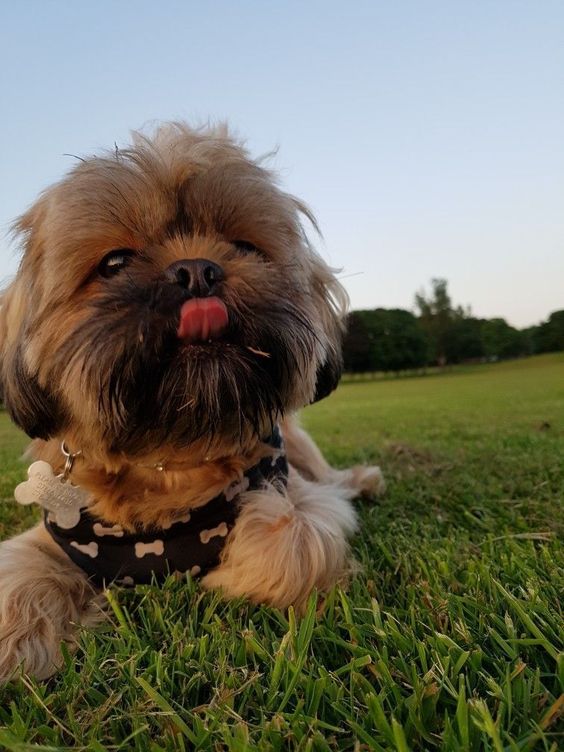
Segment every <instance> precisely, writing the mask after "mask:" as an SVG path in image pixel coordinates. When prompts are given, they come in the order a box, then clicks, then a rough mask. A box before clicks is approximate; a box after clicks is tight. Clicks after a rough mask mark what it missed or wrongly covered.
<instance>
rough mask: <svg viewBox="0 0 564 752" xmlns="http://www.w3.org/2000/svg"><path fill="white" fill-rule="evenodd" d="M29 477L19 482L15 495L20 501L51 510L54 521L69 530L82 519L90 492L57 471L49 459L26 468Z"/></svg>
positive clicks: (20, 502)
mask: <svg viewBox="0 0 564 752" xmlns="http://www.w3.org/2000/svg"><path fill="white" fill-rule="evenodd" d="M27 476H28V480H26V481H24V482H23V483H20V484H19V485H18V486H16V490H15V491H14V496H15V497H16V501H17V502H18V503H19V504H25V505H28V504H39V506H41V507H43V509H46V510H47V511H48V512H49V513H50V517H52V518H53V519H54V521H55V523H56V524H57V525H58V526H59V527H62V528H64V529H65V530H70V528H72V527H74V526H75V525H77V524H78V522H79V520H80V510H81V509H83V508H84V507H86V506H88V493H86V491H84V490H83V489H82V488H78V486H73V485H72V483H70V482H69V481H65V480H64V479H63V476H62V475H55V474H54V473H53V468H52V467H51V465H50V464H49V463H48V462H44V461H43V460H38V461H37V462H34V463H33V464H31V465H30V466H29V468H28V471H27Z"/></svg>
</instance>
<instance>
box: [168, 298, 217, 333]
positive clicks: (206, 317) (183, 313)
mask: <svg viewBox="0 0 564 752" xmlns="http://www.w3.org/2000/svg"><path fill="white" fill-rule="evenodd" d="M228 321H229V315H228V313H227V308H226V307H225V304H224V303H223V301H221V300H220V299H219V298H192V300H187V301H186V303H184V304H183V306H182V308H181V309H180V324H179V325H178V331H177V334H178V336H179V338H180V339H186V340H188V341H189V342H199V341H204V342H205V341H207V340H209V339H215V338H216V337H219V336H220V334H221V333H222V332H223V331H224V330H225V327H226V326H227V322H228Z"/></svg>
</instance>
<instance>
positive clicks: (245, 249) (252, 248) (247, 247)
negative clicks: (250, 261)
mask: <svg viewBox="0 0 564 752" xmlns="http://www.w3.org/2000/svg"><path fill="white" fill-rule="evenodd" d="M233 245H234V246H235V248H236V249H237V250H238V251H241V253H245V254H249V253H255V254H256V255H257V256H263V258H266V253H265V252H264V251H262V250H261V249H260V248H257V246H256V245H255V244H254V243H251V242H249V241H248V240H234V241H233Z"/></svg>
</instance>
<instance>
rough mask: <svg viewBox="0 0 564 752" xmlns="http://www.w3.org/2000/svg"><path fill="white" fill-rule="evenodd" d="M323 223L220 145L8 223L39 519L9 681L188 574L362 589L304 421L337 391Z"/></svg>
mask: <svg viewBox="0 0 564 752" xmlns="http://www.w3.org/2000/svg"><path fill="white" fill-rule="evenodd" d="M304 222H308V223H310V224H311V225H313V227H314V228H316V227H317V226H316V224H315V219H314V217H313V216H312V214H311V212H310V210H309V209H308V208H307V206H306V205H305V204H304V203H302V202H301V201H300V200H298V199H296V198H294V197H292V196H290V195H289V194H287V193H285V192H283V191H282V190H281V189H280V187H279V186H278V184H277V181H276V179H275V176H274V175H273V174H272V173H271V172H270V171H269V170H268V169H267V168H266V167H265V166H264V164H263V161H262V160H253V159H252V158H251V157H250V156H249V154H248V152H247V151H246V149H245V147H244V145H243V144H242V143H241V142H240V141H238V140H237V139H235V138H234V137H232V136H231V135H230V133H229V131H228V129H227V127H226V126H224V125H219V126H207V127H205V128H200V129H192V128H190V127H189V126H188V125H186V124H183V123H171V124H167V125H162V126H160V127H159V128H158V129H156V131H154V132H152V133H151V134H149V135H143V134H141V133H134V134H133V137H132V143H131V146H129V147H128V148H123V149H118V148H117V147H116V149H115V150H113V151H110V152H107V153H102V154H100V155H98V156H93V157H90V158H86V159H81V160H79V161H78V162H77V164H76V166H74V168H73V169H72V170H71V171H70V172H69V173H68V174H67V176H66V177H64V178H63V179H62V180H61V181H60V182H59V183H57V184H56V185H54V186H52V187H50V188H48V189H47V190H46V191H45V192H44V193H43V194H42V195H41V196H40V198H39V199H38V200H37V202H36V203H35V204H34V205H33V206H32V207H31V208H30V209H29V210H28V211H27V212H26V213H25V214H24V215H23V216H22V217H20V219H19V220H18V221H17V223H16V225H15V232H16V234H17V236H18V238H19V240H20V243H21V245H22V248H23V254H22V259H21V264H20V267H19V270H18V272H17V275H16V277H15V279H14V280H13V282H12V283H11V284H10V285H9V287H8V288H7V289H6V290H5V291H4V293H3V295H2V300H1V308H0V348H1V353H0V354H1V364H0V386H1V392H2V399H3V402H4V405H5V407H6V409H7V411H8V412H9V414H10V416H11V418H12V419H13V421H14V422H15V423H16V425H18V426H19V427H20V428H21V429H23V431H25V432H26V433H27V434H28V435H29V436H30V437H31V438H32V439H33V441H32V443H31V446H30V449H29V457H31V458H33V459H34V460H35V462H34V463H33V464H32V465H31V467H30V470H29V479H28V481H26V482H24V483H23V484H21V485H20V486H19V487H18V489H17V492H16V497H17V498H18V500H19V501H20V502H21V503H33V502H35V503H38V504H40V505H41V506H42V507H43V520H42V521H41V523H40V524H38V525H37V526H36V527H34V528H33V529H30V530H28V531H27V532H25V533H23V534H21V535H19V536H18V537H15V538H13V539H11V540H8V541H5V542H3V543H2V544H1V545H0V678H2V679H3V680H7V679H9V678H10V677H12V676H13V675H14V674H15V673H17V670H18V669H23V670H25V671H26V672H28V673H30V674H32V675H35V676H36V677H37V678H45V677H48V676H50V675H51V674H52V673H53V672H55V671H56V669H57V667H58V666H59V665H60V663H61V660H62V658H61V651H60V647H61V643H62V642H66V643H68V644H69V645H71V646H72V643H73V632H74V630H75V629H76V625H78V624H83V625H92V624H95V623H96V622H98V621H99V620H101V619H103V618H104V611H103V608H102V607H101V602H102V598H103V595H102V588H103V587H105V586H107V585H109V584H111V583H112V582H117V583H118V584H122V585H132V584H135V583H137V582H150V581H153V580H158V579H162V578H163V577H164V576H166V575H167V574H174V573H175V572H180V574H181V575H182V576H186V573H188V575H190V576H194V577H199V578H200V579H201V584H202V586H203V587H204V588H217V589H219V590H220V591H221V592H222V593H223V595H224V596H225V597H226V598H233V597H236V596H244V597H246V598H248V599H250V600H251V601H253V602H257V603H264V604H269V605H271V606H275V607H279V608H285V607H288V606H289V605H293V606H294V607H295V608H296V609H297V610H300V609H303V606H304V603H305V602H306V601H307V598H308V596H309V595H310V593H311V592H312V590H313V589H318V590H319V591H325V590H327V589H328V588H330V587H331V586H332V585H334V584H335V583H336V582H338V581H340V580H342V579H343V577H346V575H347V572H348V571H349V569H350V553H349V544H348V539H349V538H350V536H351V534H352V533H353V532H354V531H355V529H356V525H357V522H356V515H355V512H354V509H353V506H352V504H351V500H352V499H353V497H356V496H358V495H361V494H373V493H379V492H381V491H382V490H383V480H382V474H381V472H380V469H379V468H378V467H365V466H357V467H354V468H351V469H348V470H336V469H333V468H332V467H330V466H329V465H328V464H327V462H326V461H325V460H324V458H323V457H322V455H321V453H320V451H319V449H318V448H317V446H316V445H315V444H314V442H313V441H312V439H311V438H310V437H309V436H308V435H307V434H306V432H305V431H304V430H303V429H302V428H301V427H300V426H299V423H298V422H297V420H296V417H295V414H296V411H297V410H299V409H300V408H302V407H303V406H305V405H308V404H310V403H312V402H315V401H316V400H319V399H321V398H323V397H324V396H326V395H328V394H329V393H330V392H331V391H333V390H334V389H335V387H336V386H337V383H338V381H339V377H340V374H341V366H342V363H341V352H340V343H341V336H342V322H343V314H344V312H345V309H346V305H347V296H346V293H345V291H344V289H343V288H342V286H341V284H340V283H339V282H338V281H337V279H336V277H335V275H334V272H333V270H332V269H331V268H330V267H329V266H328V265H327V264H326V263H325V262H324V261H323V260H322V258H321V257H320V256H319V255H318V254H317V253H316V251H315V250H314V248H313V247H312V245H311V244H310V243H309V241H308V239H307V236H306V233H305V230H304Z"/></svg>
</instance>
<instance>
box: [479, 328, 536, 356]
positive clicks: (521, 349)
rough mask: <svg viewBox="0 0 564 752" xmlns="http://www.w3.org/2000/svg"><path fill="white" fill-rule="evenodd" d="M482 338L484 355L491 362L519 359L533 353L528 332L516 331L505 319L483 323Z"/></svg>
mask: <svg viewBox="0 0 564 752" xmlns="http://www.w3.org/2000/svg"><path fill="white" fill-rule="evenodd" d="M481 337H482V343H483V349H484V355H485V356H486V357H487V358H488V359H490V360H491V359H497V358H500V359H502V358H517V357H519V356H520V355H527V354H529V353H530V351H531V350H530V343H529V337H528V335H527V333H526V331H519V330H518V329H515V328H514V327H512V326H510V325H509V324H508V323H507V321H505V319H486V320H484V321H482V325H481Z"/></svg>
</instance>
